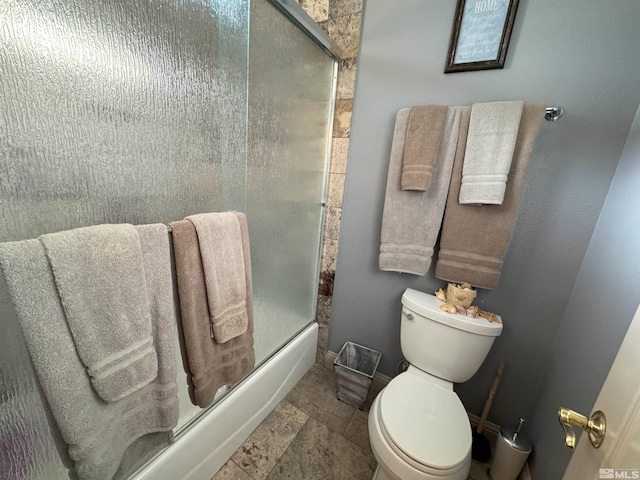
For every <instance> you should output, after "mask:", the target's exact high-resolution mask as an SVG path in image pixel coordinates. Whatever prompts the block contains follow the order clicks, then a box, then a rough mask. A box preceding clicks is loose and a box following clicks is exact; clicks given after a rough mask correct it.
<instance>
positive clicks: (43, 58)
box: [0, 0, 249, 480]
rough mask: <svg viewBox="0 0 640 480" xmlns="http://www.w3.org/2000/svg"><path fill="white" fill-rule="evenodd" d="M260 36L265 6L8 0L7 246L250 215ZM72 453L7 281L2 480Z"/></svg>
mask: <svg viewBox="0 0 640 480" xmlns="http://www.w3.org/2000/svg"><path fill="white" fill-rule="evenodd" d="M248 33H249V0H210V1H207V2H201V1H199V0H193V1H189V0H185V1H182V0H181V1H176V0H153V1H150V0H109V1H103V0H84V1H81V2H70V1H65V0H19V1H0V72H1V73H0V241H12V240H21V239H27V238H36V237H38V236H39V235H42V234H44V233H49V232H56V231H61V230H67V229H71V228H75V227H80V226H86V225H96V224H101V223H133V224H144V223H156V222H162V223H167V222H170V221H173V220H178V219H182V218H184V217H185V216H186V215H189V214H193V213H198V212H209V211H216V210H244V209H245V184H246V181H245V180H246V178H245V177H246V135H247V126H246V125H247V75H248V72H247V69H248V65H247V64H248V42H249V39H248ZM43 323H44V324H45V325H46V319H43ZM176 330H177V329H176ZM177 343H178V342H177V334H176V344H177ZM176 360H177V362H178V368H177V370H178V379H177V381H178V384H179V387H180V392H181V395H182V396H181V398H180V417H181V421H184V419H186V418H189V417H190V416H193V415H196V414H197V413H198V412H200V411H201V409H200V408H198V407H194V406H193V405H192V404H191V402H190V401H189V398H188V394H187V393H186V391H187V382H186V377H185V374H184V371H183V369H182V366H181V364H180V362H181V357H180V352H179V351H177V352H176ZM135 447H137V446H136V445H135V444H134V448H133V449H131V454H130V455H129V457H130V458H129V460H127V459H125V461H124V463H123V466H122V469H121V472H120V473H119V477H126V476H127V475H128V473H130V472H131V470H132V469H134V468H135V467H136V465H137V464H139V463H141V462H144V460H145V458H146V457H148V456H149V455H150V454H152V453H153V451H151V450H149V449H148V448H142V447H139V446H138V447H137V449H136V448H135ZM67 451H68V447H67V445H66V444H65V443H64V441H63V440H62V438H61V437H60V433H59V432H58V430H57V426H56V422H55V420H54V418H53V417H52V415H51V412H49V411H48V409H47V404H46V401H44V396H43V395H42V393H41V392H40V390H39V386H38V382H37V381H36V376H35V372H34V369H33V367H32V365H31V361H30V357H29V354H28V352H27V348H26V345H25V343H24V340H23V338H22V334H21V331H20V328H19V325H18V321H17V319H16V315H15V311H14V308H13V306H12V301H11V299H10V298H9V296H8V294H7V288H6V285H4V280H3V278H2V276H1V275H0V478H2V479H3V480H5V479H7V480H18V479H20V480H22V479H42V480H57V479H64V478H68V473H67V468H66V467H70V468H72V466H73V464H72V462H71V461H70V459H69V458H68V453H67Z"/></svg>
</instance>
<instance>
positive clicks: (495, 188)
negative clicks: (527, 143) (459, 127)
mask: <svg viewBox="0 0 640 480" xmlns="http://www.w3.org/2000/svg"><path fill="white" fill-rule="evenodd" d="M523 105H524V102H491V103H474V104H473V105H472V106H471V118H470V120H469V132H468V134H467V145H466V149H465V153H464V163H463V166H462V184H461V186H460V195H459V201H460V203H462V204H466V205H472V204H476V205H501V204H502V201H503V199H504V193H505V190H506V186H507V176H508V175H509V169H510V168H511V161H512V159H513V153H514V150H515V146H516V139H517V136H518V129H519V127H520V118H521V117H522V107H523Z"/></svg>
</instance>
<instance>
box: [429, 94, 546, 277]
mask: <svg viewBox="0 0 640 480" xmlns="http://www.w3.org/2000/svg"><path fill="white" fill-rule="evenodd" d="M544 114H545V107H544V105H535V104H530V103H525V105H524V109H523V111H522V119H521V122H520V131H519V133H518V140H517V142H516V147H515V152H514V156H513V162H512V166H511V172H510V174H509V183H508V185H507V190H506V192H505V198H504V202H503V203H502V205H484V206H481V207H476V206H472V205H460V204H459V203H458V194H459V189H460V180H461V178H462V158H463V152H464V149H465V143H466V136H465V135H464V128H463V127H462V126H461V129H460V139H459V143H458V154H456V161H455V164H454V167H453V175H452V177H451V188H450V190H449V197H448V199H447V206H446V210H445V214H444V221H443V224H442V237H441V240H440V252H439V254H438V262H437V264H436V277H437V278H440V279H442V280H446V281H449V282H456V283H463V282H468V283H470V284H471V285H474V286H476V287H481V288H488V289H491V288H495V287H496V286H497V285H498V281H499V279H500V270H501V268H502V262H503V258H504V255H505V253H506V252H507V249H508V247H509V242H510V241H511V235H512V233H513V229H514V227H515V223H516V220H517V218H518V212H519V210H520V203H521V201H522V195H523V193H524V186H525V181H526V175H527V170H528V168H529V160H530V158H531V152H532V151H533V147H534V145H535V141H536V137H537V136H538V132H539V131H540V126H541V125H542V120H543V119H544ZM463 123H464V122H463Z"/></svg>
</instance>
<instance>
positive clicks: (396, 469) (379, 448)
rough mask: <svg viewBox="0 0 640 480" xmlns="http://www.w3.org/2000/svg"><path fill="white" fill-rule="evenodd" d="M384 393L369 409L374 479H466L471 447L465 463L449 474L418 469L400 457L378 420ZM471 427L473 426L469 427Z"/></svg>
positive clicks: (469, 465) (379, 395)
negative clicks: (374, 462)
mask: <svg viewBox="0 0 640 480" xmlns="http://www.w3.org/2000/svg"><path fill="white" fill-rule="evenodd" d="M381 395H382V393H380V394H378V397H376V399H375V400H374V401H373V404H372V405H371V409H370V410H369V419H368V427H369V442H370V444H371V451H372V452H373V456H374V457H375V459H376V461H377V462H378V466H377V468H376V471H375V472H374V474H373V477H372V480H466V479H467V476H468V474H469V470H470V468H471V449H469V454H468V456H467V458H466V459H465V461H464V463H463V464H461V465H460V467H459V468H458V469H456V470H455V471H452V472H449V473H448V474H444V475H438V474H430V473H427V472H424V471H420V470H417V469H416V468H414V467H413V466H411V465H409V464H408V463H406V462H405V461H404V460H403V459H402V458H400V457H399V456H398V455H397V454H396V453H395V452H394V450H393V449H392V448H391V447H390V446H389V445H388V444H387V441H386V440H385V438H384V434H383V432H382V429H381V425H380V422H379V420H378V413H379V411H378V410H379V403H380V397H381ZM469 428H471V427H469Z"/></svg>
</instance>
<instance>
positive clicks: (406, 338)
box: [369, 288, 502, 480]
mask: <svg viewBox="0 0 640 480" xmlns="http://www.w3.org/2000/svg"><path fill="white" fill-rule="evenodd" d="M440 305H442V302H441V301H440V300H438V299H437V298H436V297H435V296H433V295H429V294H427V293H423V292H419V291H417V290H412V289H410V288H408V289H407V290H406V291H405V292H404V294H403V295H402V318H401V324H400V342H401V346H402V353H403V354H404V357H405V358H406V359H407V361H408V362H409V363H410V366H409V369H408V370H407V371H406V372H404V373H401V374H400V375H398V376H397V377H395V378H394V379H393V380H391V382H389V384H388V385H387V386H386V387H385V388H384V389H383V390H382V391H381V392H380V394H379V395H378V396H377V398H376V399H375V400H374V402H373V404H372V405H371V410H370V412H369V440H370V442H371V449H372V450H373V454H374V456H375V457H376V460H377V461H378V468H377V469H376V472H375V474H374V476H373V480H389V479H390V480H465V479H466V478H467V475H468V474H469V468H470V465H471V426H470V424H469V417H468V416H467V412H466V411H465V409H464V406H463V405H462V402H461V401H460V398H458V396H457V395H456V394H455V392H454V391H453V384H454V383H461V382H466V381H467V380H469V378H471V377H472V376H473V374H474V373H476V371H477V370H478V368H479V367H480V365H481V364H482V362H483V361H484V359H485V357H486V356H487V353H488V352H489V349H490V348H491V345H492V344H493V341H494V339H495V337H497V336H498V335H500V333H501V332H502V323H496V322H493V323H491V322H489V321H487V320H485V319H483V318H479V317H478V318H470V317H467V316H463V315H456V314H450V313H445V312H443V311H442V310H440Z"/></svg>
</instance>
